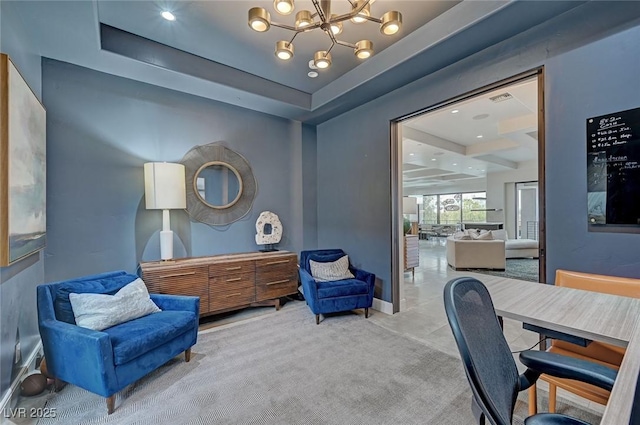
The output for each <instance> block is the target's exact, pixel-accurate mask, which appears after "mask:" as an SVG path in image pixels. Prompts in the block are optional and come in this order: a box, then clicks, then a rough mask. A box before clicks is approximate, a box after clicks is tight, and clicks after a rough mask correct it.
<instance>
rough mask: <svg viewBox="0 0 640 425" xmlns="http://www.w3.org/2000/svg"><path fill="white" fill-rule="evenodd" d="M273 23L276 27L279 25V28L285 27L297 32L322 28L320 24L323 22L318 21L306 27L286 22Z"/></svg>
mask: <svg viewBox="0 0 640 425" xmlns="http://www.w3.org/2000/svg"><path fill="white" fill-rule="evenodd" d="M271 25H272V26H274V27H278V28H284V29H286V30H289V31H295V32H307V31H311V30H314V29H316V28H320V25H322V22H316V23H314V24H312V25H309V26H306V27H304V28H300V29H299V28H296V27H292V26H291V25H286V24H279V23H277V22H273V21H272V22H271Z"/></svg>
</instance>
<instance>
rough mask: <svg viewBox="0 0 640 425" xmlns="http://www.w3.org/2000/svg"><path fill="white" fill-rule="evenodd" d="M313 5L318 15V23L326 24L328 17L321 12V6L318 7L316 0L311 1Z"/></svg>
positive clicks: (318, 3)
mask: <svg viewBox="0 0 640 425" xmlns="http://www.w3.org/2000/svg"><path fill="white" fill-rule="evenodd" d="M311 2H312V3H313V7H315V8H316V12H317V13H318V17H319V18H320V22H323V23H324V22H327V18H328V16H326V15H325V13H324V10H322V6H320V2H319V1H318V0H311Z"/></svg>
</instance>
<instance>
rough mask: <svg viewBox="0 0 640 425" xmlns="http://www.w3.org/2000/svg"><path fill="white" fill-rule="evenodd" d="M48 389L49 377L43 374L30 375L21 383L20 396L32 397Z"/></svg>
mask: <svg viewBox="0 0 640 425" xmlns="http://www.w3.org/2000/svg"><path fill="white" fill-rule="evenodd" d="M46 387H47V377H46V376H44V375H43V374H41V373H34V374H33V375H29V376H27V377H26V378H24V380H23V381H22V382H21V383H20V394H21V395H24V396H27V397H30V396H34V395H38V394H40V393H41V392H42V391H44V389H45V388H46Z"/></svg>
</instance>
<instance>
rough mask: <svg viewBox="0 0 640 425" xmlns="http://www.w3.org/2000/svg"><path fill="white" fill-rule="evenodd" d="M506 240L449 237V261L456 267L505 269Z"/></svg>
mask: <svg viewBox="0 0 640 425" xmlns="http://www.w3.org/2000/svg"><path fill="white" fill-rule="evenodd" d="M504 244H505V242H504V241H503V240H501V239H493V240H460V239H456V238H455V236H449V237H448V238H447V263H449V265H450V266H451V267H452V268H453V269H454V270H458V269H497V270H504V269H505V268H506V266H507V260H506V257H505V255H504V253H505V248H504Z"/></svg>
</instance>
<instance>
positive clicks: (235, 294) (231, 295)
mask: <svg viewBox="0 0 640 425" xmlns="http://www.w3.org/2000/svg"><path fill="white" fill-rule="evenodd" d="M238 295H242V293H241V292H236V293H233V294H229V295H225V298H231V297H237V296H238Z"/></svg>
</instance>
